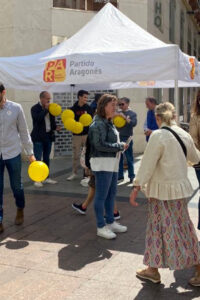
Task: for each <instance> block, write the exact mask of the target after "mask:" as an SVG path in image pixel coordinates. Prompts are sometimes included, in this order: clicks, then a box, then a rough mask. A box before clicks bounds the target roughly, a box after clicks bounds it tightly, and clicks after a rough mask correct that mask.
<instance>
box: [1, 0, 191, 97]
mask: <svg viewBox="0 0 200 300" xmlns="http://www.w3.org/2000/svg"><path fill="white" fill-rule="evenodd" d="M58 59H63V61H57V60H58ZM190 71H191V63H190V61H189V59H188V57H187V56H186V55H183V54H182V52H181V51H180V50H179V48H178V46H177V45H173V44H165V43H164V42H162V41H160V40H158V39H157V38H155V37H154V36H153V35H151V34H150V33H148V32H147V31H145V30H144V29H142V28H141V27H140V26H138V25H137V24H135V23H134V22H133V21H131V20H130V19H129V18H128V17H126V16H125V15H124V14H123V13H122V12H120V11H119V10H118V9H117V8H115V7H114V6H113V5H112V4H110V3H108V4H106V5H105V6H104V7H103V8H102V9H101V10H100V11H99V12H98V13H97V14H96V15H95V16H94V17H93V18H92V19H91V21H89V22H88V23H87V24H86V25H85V26H84V27H83V28H82V29H81V30H80V31H78V32H77V33H76V34H75V35H74V36H72V37H71V38H70V39H68V40H66V41H64V42H62V43H61V44H59V45H56V46H54V47H52V48H50V49H48V50H45V51H43V52H40V53H36V54H33V55H28V56H18V57H4V58H0V80H2V81H3V82H4V83H5V85H6V86H7V87H11V88H16V89H29V90H44V89H46V90H49V91H60V92H64V91H67V90H70V85H71V84H75V85H76V87H77V89H78V88H79V87H85V88H87V87H90V89H95V88H96V87H98V89H109V88H113V87H120V88H127V87H135V86H137V84H135V82H137V81H141V80H144V81H145V80H151V81H153V80H154V81H155V80H157V81H159V82H160V83H159V87H160V86H162V81H163V80H164V81H165V85H166V84H167V81H168V82H169V80H178V79H179V80H182V82H186V83H187V82H191V78H190V77H191V74H190ZM195 79H196V78H195ZM194 81H196V80H193V82H192V83H193V85H194ZM132 83H133V84H132ZM140 87H141V86H140ZM151 87H154V86H152V85H151Z"/></svg>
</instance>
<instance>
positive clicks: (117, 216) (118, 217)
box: [114, 211, 121, 221]
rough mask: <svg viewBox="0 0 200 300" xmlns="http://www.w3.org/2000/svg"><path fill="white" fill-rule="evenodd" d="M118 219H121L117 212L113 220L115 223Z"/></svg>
mask: <svg viewBox="0 0 200 300" xmlns="http://www.w3.org/2000/svg"><path fill="white" fill-rule="evenodd" d="M120 219H121V217H120V214H119V211H117V212H116V214H115V213H114V220H115V221H117V220H120Z"/></svg>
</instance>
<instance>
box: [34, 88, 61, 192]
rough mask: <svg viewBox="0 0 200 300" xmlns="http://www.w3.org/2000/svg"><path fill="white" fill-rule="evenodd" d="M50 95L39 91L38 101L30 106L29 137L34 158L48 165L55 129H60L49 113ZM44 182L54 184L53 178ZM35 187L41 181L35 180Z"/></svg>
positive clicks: (38, 185)
mask: <svg viewBox="0 0 200 300" xmlns="http://www.w3.org/2000/svg"><path fill="white" fill-rule="evenodd" d="M50 100H51V95H50V94H49V93H48V92H46V91H43V92H41V93H40V101H39V102H38V103H37V104H35V105H34V106H33V107H32V108H31V116H32V120H33V130H32V132H31V138H32V141H33V150H34V155H35V157H36V160H41V159H42V157H43V162H44V163H45V164H47V166H48V167H49V164H50V159H49V158H50V153H51V147H52V142H54V141H55V134H54V131H55V130H58V131H59V130H60V127H59V126H56V122H55V117H54V116H52V115H51V114H50V113H49V104H50ZM45 183H50V184H55V183H57V182H56V181H55V180H52V179H50V178H47V179H46V180H45ZM34 185H35V186H36V187H42V186H43V184H42V182H35V183H34Z"/></svg>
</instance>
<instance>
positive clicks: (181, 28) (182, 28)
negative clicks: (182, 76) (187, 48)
mask: <svg viewBox="0 0 200 300" xmlns="http://www.w3.org/2000/svg"><path fill="white" fill-rule="evenodd" d="M184 25H185V17H184V12H183V11H181V13H180V48H181V50H182V51H184Z"/></svg>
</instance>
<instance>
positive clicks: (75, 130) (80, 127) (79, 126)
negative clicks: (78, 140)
mask: <svg viewBox="0 0 200 300" xmlns="http://www.w3.org/2000/svg"><path fill="white" fill-rule="evenodd" d="M82 131H83V124H81V123H80V122H76V123H75V126H74V128H73V131H72V132H73V133H76V134H79V133H81V132H82Z"/></svg>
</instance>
